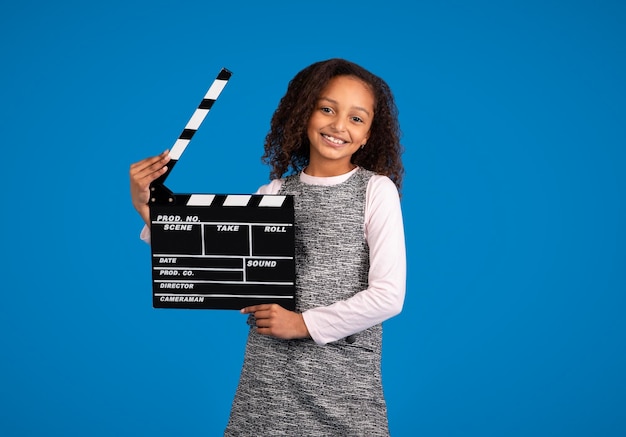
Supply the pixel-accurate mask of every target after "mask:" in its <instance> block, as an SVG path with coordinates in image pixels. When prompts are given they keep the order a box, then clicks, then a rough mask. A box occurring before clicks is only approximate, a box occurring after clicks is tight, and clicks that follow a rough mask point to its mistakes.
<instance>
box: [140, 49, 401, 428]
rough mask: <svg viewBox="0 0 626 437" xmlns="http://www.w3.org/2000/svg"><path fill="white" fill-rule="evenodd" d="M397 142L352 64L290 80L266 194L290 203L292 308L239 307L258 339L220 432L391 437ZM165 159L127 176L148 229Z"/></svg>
mask: <svg viewBox="0 0 626 437" xmlns="http://www.w3.org/2000/svg"><path fill="white" fill-rule="evenodd" d="M399 137H400V129H399V124H398V119H397V109H396V106H395V102H394V99H393V95H392V93H391V91H390V89H389V87H388V85H387V84H386V83H385V82H384V81H383V80H382V79H380V78H379V77H377V76H375V75H373V74H372V73H370V72H369V71H367V70H365V69H364V68H362V67H360V66H358V65H356V64H354V63H352V62H349V61H346V60H343V59H330V60H327V61H322V62H317V63H315V64H312V65H310V66H309V67H307V68H305V69H304V70H302V71H300V72H299V73H298V74H297V75H296V76H295V77H294V78H293V79H292V80H291V82H290V83H289V86H288V88H287V92H286V94H285V96H284V97H283V98H282V99H281V101H280V103H279V105H278V108H277V109H276V111H275V113H274V115H273V117H272V121H271V126H270V131H269V133H268V135H267V137H266V139H265V154H264V155H263V159H264V162H266V163H268V164H269V165H270V166H271V173H270V178H271V179H272V180H271V182H270V183H269V184H267V185H264V186H262V187H261V188H260V189H259V190H258V191H257V193H258V194H291V195H294V196H295V197H294V199H295V240H296V310H295V311H294V312H292V311H288V310H286V309H284V308H282V307H281V306H279V305H277V304H265V305H255V306H251V307H247V308H243V309H242V310H241V312H242V313H244V314H248V315H249V317H248V323H249V324H250V326H251V329H250V332H249V336H248V342H247V346H246V353H245V358H244V363H243V369H242V372H241V377H240V381H239V386H238V388H237V392H236V394H235V399H234V402H233V406H232V410H231V414H230V419H229V422H228V425H227V428H226V431H225V435H227V436H253V435H254V436H277V435H300V436H305V435H316V436H386V435H388V434H389V431H388V423H387V408H386V403H385V399H384V395H383V389H382V383H381V348H382V322H383V321H384V320H387V319H388V318H390V317H393V316H394V315H396V314H398V313H399V312H400V311H401V309H402V305H403V301H404V293H405V278H406V260H405V245H404V231H403V222H402V214H401V208H400V200H399V189H400V187H401V183H402V176H403V166H402V163H401V160H400V155H401V153H402V149H401V145H400V142H399ZM168 161H169V156H168V152H167V151H165V152H163V153H162V154H161V155H159V156H155V157H152V158H147V159H145V160H143V161H140V162H138V163H136V164H133V165H132V166H131V169H130V179H131V196H132V200H133V204H134V205H135V208H136V209H137V210H138V212H139V213H140V215H141V216H142V217H143V219H144V221H145V222H146V224H147V225H149V208H148V206H147V202H148V196H149V185H150V183H151V182H152V181H153V180H155V179H156V178H158V177H159V176H161V175H162V174H163V173H164V172H165V171H166V170H167V168H166V165H167V163H168ZM287 173H288V174H289V175H288V176H286V177H283V176H284V175H285V174H287ZM142 236H143V238H144V239H148V237H149V230H148V229H147V227H146V228H144V231H143V232H142Z"/></svg>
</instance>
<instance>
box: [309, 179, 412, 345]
mask: <svg viewBox="0 0 626 437" xmlns="http://www.w3.org/2000/svg"><path fill="white" fill-rule="evenodd" d="M365 215H366V218H365V234H366V235H365V237H366V238H367V242H368V245H369V247H370V270H369V276H368V280H369V285H368V288H367V289H365V290H363V291H360V292H359V293H357V294H356V295H354V296H353V297H351V298H349V299H347V300H344V301H339V302H336V303H334V304H332V305H329V306H326V307H319V308H313V309H310V310H308V311H305V312H304V313H303V318H304V322H305V323H306V326H307V328H308V331H309V333H310V336H311V337H312V338H313V340H315V342H316V343H318V344H326V343H329V342H332V341H336V340H339V339H341V338H344V337H347V336H349V335H352V334H355V333H357V332H360V331H363V330H364V329H367V328H369V327H371V326H374V325H376V324H378V323H381V322H383V321H384V320H387V319H389V318H391V317H393V316H395V315H397V314H399V313H400V311H401V310H402V306H403V303H404V295H405V289H406V248H405V242H404V227H403V221H402V211H401V207H400V199H399V196H398V191H397V189H396V187H395V185H394V184H393V182H392V181H391V180H390V179H388V178H385V177H381V176H375V177H373V178H372V179H371V180H370V183H369V185H368V192H367V202H366V214H365Z"/></svg>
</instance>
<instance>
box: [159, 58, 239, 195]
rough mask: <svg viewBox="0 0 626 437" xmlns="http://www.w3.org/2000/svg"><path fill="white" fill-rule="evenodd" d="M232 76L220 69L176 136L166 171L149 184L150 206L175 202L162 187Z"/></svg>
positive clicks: (169, 193) (164, 187) (224, 69)
mask: <svg viewBox="0 0 626 437" xmlns="http://www.w3.org/2000/svg"><path fill="white" fill-rule="evenodd" d="M232 74H233V73H231V72H230V71H229V70H227V69H226V68H222V70H221V71H220V72H219V74H218V75H217V77H216V78H215V80H214V81H213V83H212V84H211V87H210V88H209V90H208V91H207V93H206V94H205V96H204V98H203V99H202V101H201V102H200V104H199V105H198V107H197V108H196V110H195V111H194V113H193V115H192V116H191V118H190V119H189V121H188V122H187V125H186V126H185V128H184V129H183V131H182V132H181V133H180V135H179V136H178V139H177V140H176V142H175V143H174V145H173V146H172V149H171V150H170V161H169V163H168V164H167V171H166V172H165V173H164V174H163V175H161V176H160V177H159V178H158V179H156V180H155V181H154V182H152V184H150V192H151V193H150V203H151V204H172V203H174V202H175V200H176V196H175V195H174V194H173V193H172V192H171V191H170V190H169V189H168V188H167V187H166V186H165V185H163V183H164V182H165V179H166V178H167V177H168V176H169V174H170V173H171V172H172V168H173V167H174V165H176V163H177V162H178V160H179V159H180V157H181V155H182V154H183V152H184V151H185V148H186V147H187V145H188V144H189V142H190V141H191V138H193V136H194V134H195V133H196V132H197V131H198V129H199V128H200V125H201V124H202V122H203V121H204V119H205V118H206V116H207V114H208V113H209V111H210V110H211V107H212V106H213V104H214V103H215V101H216V100H217V98H218V97H219V95H220V94H221V92H222V90H223V89H224V87H225V86H226V84H227V83H228V80H229V79H230V77H231V76H232Z"/></svg>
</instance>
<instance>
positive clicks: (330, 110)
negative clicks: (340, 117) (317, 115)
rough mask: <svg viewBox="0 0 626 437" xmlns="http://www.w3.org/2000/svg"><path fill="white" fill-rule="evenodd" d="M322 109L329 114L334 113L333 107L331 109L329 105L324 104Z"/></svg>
mask: <svg viewBox="0 0 626 437" xmlns="http://www.w3.org/2000/svg"><path fill="white" fill-rule="evenodd" d="M320 111H322V112H325V113H327V114H330V113H332V112H333V110H332V109H330V108H329V107H328V106H322V107H321V108H320Z"/></svg>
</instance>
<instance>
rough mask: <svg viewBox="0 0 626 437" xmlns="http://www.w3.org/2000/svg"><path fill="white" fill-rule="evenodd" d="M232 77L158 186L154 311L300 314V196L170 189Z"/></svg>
mask: <svg viewBox="0 0 626 437" xmlns="http://www.w3.org/2000/svg"><path fill="white" fill-rule="evenodd" d="M231 74H232V73H231V72H230V71H228V70H226V69H222V71H221V72H220V74H219V75H218V76H217V78H216V79H215V81H214V82H213V85H211V88H210V89H209V91H208V92H207V94H206V96H205V98H204V99H203V100H202V102H201V103H200V105H199V106H198V108H197V109H196V111H195V112H194V115H193V116H192V117H191V119H190V120H189V122H188V123H187V126H186V127H185V129H184V130H183V132H182V133H181V134H180V136H179V138H178V140H177V141H176V143H175V144H174V146H173V147H172V150H171V152H170V157H171V160H170V162H169V164H168V171H167V172H166V173H165V174H164V175H163V176H161V177H160V178H159V179H157V180H156V181H154V182H153V183H152V185H151V199H150V202H149V206H150V221H151V251H152V290H153V292H152V298H153V307H154V308H188V309H241V308H243V307H245V306H249V305H256V304H261V303H278V304H280V305H281V306H283V307H284V308H286V309H290V310H293V309H294V308H295V299H294V294H295V258H294V253H295V249H294V209H293V208H294V202H293V196H289V195H287V196H282V195H254V194H252V195H241V194H174V193H172V192H171V191H170V190H169V189H168V188H167V187H166V186H165V185H164V184H163V182H164V181H165V178H166V177H167V176H168V175H169V173H170V172H171V170H172V167H173V166H174V164H176V162H177V161H178V158H179V157H180V155H181V154H182V151H183V150H184V149H185V147H186V145H187V144H188V143H189V141H190V140H191V137H192V136H193V134H194V133H195V131H196V130H197V129H198V127H199V126H200V124H201V123H202V120H203V119H204V117H205V116H206V114H207V113H208V112H209V110H210V109H211V107H212V105H213V103H214V102H215V100H216V99H217V97H218V96H219V94H220V93H221V91H222V89H223V88H224V86H225V85H226V83H227V81H228V80H229V79H230V76H231Z"/></svg>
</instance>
